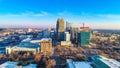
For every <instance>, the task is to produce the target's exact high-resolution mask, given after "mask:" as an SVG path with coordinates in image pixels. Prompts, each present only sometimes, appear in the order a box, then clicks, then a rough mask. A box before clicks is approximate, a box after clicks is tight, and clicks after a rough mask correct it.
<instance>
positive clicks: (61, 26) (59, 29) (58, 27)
mask: <svg viewBox="0 0 120 68" xmlns="http://www.w3.org/2000/svg"><path fill="white" fill-rule="evenodd" d="M64 28H65V24H64V20H63V19H60V18H58V20H57V25H56V31H57V40H58V41H63V40H64V31H65V30H64Z"/></svg>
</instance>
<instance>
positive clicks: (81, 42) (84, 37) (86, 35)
mask: <svg viewBox="0 0 120 68" xmlns="http://www.w3.org/2000/svg"><path fill="white" fill-rule="evenodd" d="M89 44H90V29H89V27H84V26H83V27H81V31H80V32H78V46H85V45H89Z"/></svg>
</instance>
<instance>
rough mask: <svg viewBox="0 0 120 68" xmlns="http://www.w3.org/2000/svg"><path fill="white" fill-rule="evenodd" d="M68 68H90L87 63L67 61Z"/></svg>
mask: <svg viewBox="0 0 120 68" xmlns="http://www.w3.org/2000/svg"><path fill="white" fill-rule="evenodd" d="M67 64H68V65H67V66H68V68H79V67H81V68H92V66H91V65H90V63H89V62H78V61H77V62H74V61H72V59H67Z"/></svg>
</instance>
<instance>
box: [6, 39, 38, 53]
mask: <svg viewBox="0 0 120 68" xmlns="http://www.w3.org/2000/svg"><path fill="white" fill-rule="evenodd" d="M30 41H31V39H30V38H27V39H25V40H23V41H21V43H20V44H19V45H16V46H8V47H6V54H11V53H12V52H16V51H31V52H39V50H40V44H39V43H31V42H30Z"/></svg>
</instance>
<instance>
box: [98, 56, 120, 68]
mask: <svg viewBox="0 0 120 68" xmlns="http://www.w3.org/2000/svg"><path fill="white" fill-rule="evenodd" d="M99 60H101V61H102V62H103V63H105V64H106V65H108V66H109V67H110V68H120V62H118V61H116V60H114V59H108V58H99Z"/></svg>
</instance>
